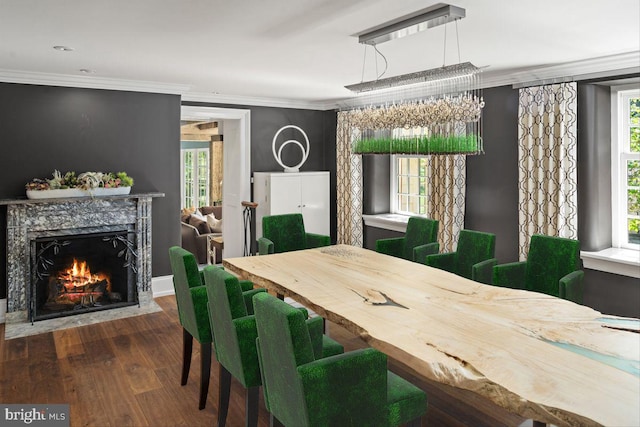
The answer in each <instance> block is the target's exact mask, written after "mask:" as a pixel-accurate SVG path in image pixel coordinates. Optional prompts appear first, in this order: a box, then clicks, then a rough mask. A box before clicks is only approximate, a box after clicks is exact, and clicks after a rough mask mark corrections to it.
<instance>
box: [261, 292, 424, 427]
mask: <svg viewBox="0 0 640 427" xmlns="http://www.w3.org/2000/svg"><path fill="white" fill-rule="evenodd" d="M254 305H255V311H256V314H255V315H256V324H257V328H258V340H257V346H258V356H259V360H260V367H261V370H262V380H263V390H264V396H265V403H266V405H267V408H268V409H269V411H270V412H271V415H272V416H273V417H274V418H275V419H276V420H277V421H278V422H280V423H282V424H284V425H285V426H294V427H302V426H345V427H348V426H353V427H356V426H357V427H364V426H375V427H379V426H396V425H400V424H407V425H415V426H419V425H420V421H421V417H422V416H423V415H424V414H425V413H426V409H427V401H426V395H425V393H424V392H423V391H422V390H420V389H419V388H417V387H415V386H414V385H412V384H411V383H409V382H407V381H405V380H404V379H402V378H400V377H399V376H397V375H395V374H393V373H391V372H389V371H388V370H387V356H386V355H385V354H384V353H381V352H379V351H377V350H375V349H372V348H366V349H362V350H356V351H352V352H349V353H344V354H340V355H337V356H331V357H327V358H324V359H318V358H317V357H316V356H315V354H314V351H313V346H312V344H311V339H310V334H309V330H308V328H307V326H306V325H305V323H304V317H303V315H302V313H300V312H299V311H298V310H296V309H295V308H293V307H291V306H290V305H288V304H286V303H285V302H283V301H281V300H279V299H277V298H275V297H273V296H271V295H269V294H266V293H262V294H258V295H256V296H254Z"/></svg>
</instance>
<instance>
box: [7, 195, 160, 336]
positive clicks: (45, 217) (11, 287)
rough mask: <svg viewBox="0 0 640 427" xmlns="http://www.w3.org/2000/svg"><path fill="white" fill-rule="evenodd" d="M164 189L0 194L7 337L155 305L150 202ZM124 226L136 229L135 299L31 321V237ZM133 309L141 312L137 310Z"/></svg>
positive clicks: (103, 317) (116, 315)
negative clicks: (118, 193) (4, 235)
mask: <svg viewBox="0 0 640 427" xmlns="http://www.w3.org/2000/svg"><path fill="white" fill-rule="evenodd" d="M162 196H164V195H163V194H162V193H145V194H131V195H126V196H112V197H80V198H65V199H35V200H28V199H17V200H0V205H7V314H6V325H5V337H6V338H7V339H9V338H12V337H15V336H22V335H30V334H31V333H33V332H30V329H31V331H34V330H37V331H38V332H36V333H39V332H41V331H48V330H54V329H59V328H65V327H69V326H80V325H82V324H89V323H95V322H96V321H105V320H111V319H113V318H119V317H125V316H126V315H127V314H126V313H132V314H129V315H136V314H144V313H145V312H149V310H151V311H155V308H156V307H157V305H155V303H153V298H152V294H151V202H152V199H153V198H154V197H162ZM118 231H125V232H128V233H133V234H134V235H135V239H134V241H135V252H136V254H137V256H136V258H135V266H136V268H135V271H136V277H135V283H136V287H137V298H138V303H139V304H138V305H136V306H132V307H123V308H116V309H112V310H106V311H100V312H93V313H85V314H80V315H75V316H69V317H67V318H61V319H51V320H42V321H38V322H35V323H34V324H33V325H32V323H31V321H30V303H31V301H30V298H31V297H32V292H33V289H32V287H31V277H32V274H33V271H32V260H31V257H32V256H33V254H32V253H31V252H32V249H31V248H32V247H33V245H32V242H34V241H35V239H38V238H43V237H61V238H64V237H65V236H77V235H84V234H91V233H103V232H118ZM136 310H137V311H138V312H139V313H136Z"/></svg>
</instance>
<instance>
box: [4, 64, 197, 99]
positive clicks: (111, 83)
mask: <svg viewBox="0 0 640 427" xmlns="http://www.w3.org/2000/svg"><path fill="white" fill-rule="evenodd" d="M0 82H3V83H20V84H30V85H43V86H63V87H79V88H86V89H106V90H122V91H127V92H149V93H164V94H168V95H182V94H183V93H185V92H187V91H188V90H189V89H190V86H189V85H182V84H169V83H159V82H150V81H144V80H124V79H112V78H106V77H95V76H76V75H71V74H53V73H39V72H33V71H18V70H4V69H0Z"/></svg>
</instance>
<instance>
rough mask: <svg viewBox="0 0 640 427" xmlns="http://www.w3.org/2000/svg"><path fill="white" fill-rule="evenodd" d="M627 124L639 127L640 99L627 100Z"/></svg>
mask: <svg viewBox="0 0 640 427" xmlns="http://www.w3.org/2000/svg"><path fill="white" fill-rule="evenodd" d="M629 123H631V124H632V125H640V98H630V99H629Z"/></svg>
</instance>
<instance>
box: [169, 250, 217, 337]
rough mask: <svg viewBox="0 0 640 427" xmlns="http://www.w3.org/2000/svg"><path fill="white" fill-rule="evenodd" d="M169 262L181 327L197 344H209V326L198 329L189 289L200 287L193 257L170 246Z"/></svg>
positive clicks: (198, 273) (189, 253) (195, 261)
mask: <svg viewBox="0 0 640 427" xmlns="http://www.w3.org/2000/svg"><path fill="white" fill-rule="evenodd" d="M169 262H170V263H171V271H172V272H173V287H174V290H175V293H176V303H177V305H178V315H179V317H180V323H181V324H182V327H183V328H185V329H186V330H187V332H189V333H190V334H191V336H193V337H194V338H195V339H197V340H198V341H199V342H210V341H211V332H210V329H209V326H208V325H206V327H199V325H198V319H197V316H196V310H195V307H194V306H193V297H192V295H191V288H193V287H196V286H201V285H202V281H201V279H200V271H199V270H198V261H197V260H196V257H195V255H194V254H192V253H191V252H189V251H187V250H185V249H183V248H181V247H179V246H172V247H171V248H169Z"/></svg>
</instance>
